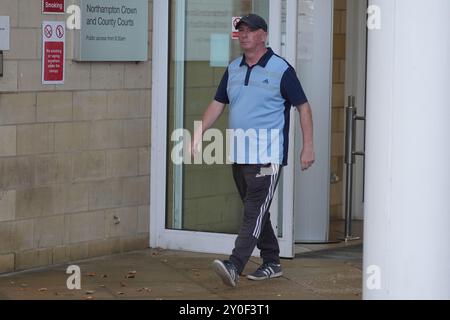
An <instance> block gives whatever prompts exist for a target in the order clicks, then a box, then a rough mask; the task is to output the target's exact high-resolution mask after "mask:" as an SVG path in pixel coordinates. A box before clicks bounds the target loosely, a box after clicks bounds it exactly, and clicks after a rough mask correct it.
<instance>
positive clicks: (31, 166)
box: [0, 0, 153, 273]
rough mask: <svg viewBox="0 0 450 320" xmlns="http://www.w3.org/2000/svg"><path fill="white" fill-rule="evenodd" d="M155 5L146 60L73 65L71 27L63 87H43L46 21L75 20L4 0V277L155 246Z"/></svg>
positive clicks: (0, 163)
mask: <svg viewBox="0 0 450 320" xmlns="http://www.w3.org/2000/svg"><path fill="white" fill-rule="evenodd" d="M66 3H68V1H66ZM152 4H153V1H152V0H149V23H148V34H149V37H148V39H149V41H148V48H149V53H148V60H147V61H146V62H139V63H136V62H124V63H122V62H120V63H119V62H113V63H106V62H76V61H74V60H73V59H72V57H73V47H72V43H73V39H74V36H75V31H73V30H68V29H67V34H66V60H65V83H64V84H63V85H43V84H42V81H41V68H42V53H41V50H42V39H41V28H42V21H44V20H58V21H65V20H66V19H67V17H68V15H43V14H42V13H41V5H42V1H37V0H2V1H1V6H0V16H9V17H10V26H11V36H10V38H11V48H10V50H9V51H5V52H4V75H3V77H1V78H0V273H6V272H14V271H19V270H25V269H31V268H35V267H42V266H47V265H52V264H62V263H69V262H71V261H75V260H80V259H85V258H91V257H97V256H102V255H109V254H114V253H120V252H125V251H131V250H137V249H144V248H147V247H148V246H149V240H148V239H149V207H150V206H149V198H150V197H149V193H150V190H149V184H150V179H149V174H150V170H149V168H150V114H151V81H152V79H151V68H152V59H151V52H152V45H151V39H152V14H153V12H152V11H153V10H152V8H153V6H152ZM118 222H120V223H118Z"/></svg>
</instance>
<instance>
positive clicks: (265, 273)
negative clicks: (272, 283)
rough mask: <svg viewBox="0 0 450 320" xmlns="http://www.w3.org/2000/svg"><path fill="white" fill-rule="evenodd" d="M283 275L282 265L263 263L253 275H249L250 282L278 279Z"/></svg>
mask: <svg viewBox="0 0 450 320" xmlns="http://www.w3.org/2000/svg"><path fill="white" fill-rule="evenodd" d="M282 275H283V270H281V265H280V264H276V263H270V262H269V263H263V264H262V265H260V266H259V268H258V269H256V271H255V272H253V273H252V274H249V275H247V278H248V279H250V280H265V279H270V278H277V277H281V276H282Z"/></svg>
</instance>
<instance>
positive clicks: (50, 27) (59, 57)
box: [42, 21, 66, 84]
mask: <svg viewBox="0 0 450 320" xmlns="http://www.w3.org/2000/svg"><path fill="white" fill-rule="evenodd" d="M65 34H66V29H65V25H64V23H63V22H59V21H44V22H43V23H42V84H64V65H65V61H64V60H65V38H66V37H65Z"/></svg>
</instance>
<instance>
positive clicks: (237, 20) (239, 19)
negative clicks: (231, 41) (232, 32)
mask: <svg viewBox="0 0 450 320" xmlns="http://www.w3.org/2000/svg"><path fill="white" fill-rule="evenodd" d="M239 21H241V18H236V19H234V20H233V26H234V28H235V29H236V26H237V24H238V23H239Z"/></svg>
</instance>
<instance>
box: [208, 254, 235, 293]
mask: <svg viewBox="0 0 450 320" xmlns="http://www.w3.org/2000/svg"><path fill="white" fill-rule="evenodd" d="M212 267H213V270H214V271H215V272H216V273H217V275H218V276H219V277H220V278H221V279H222V281H223V283H224V284H226V285H227V286H230V287H236V284H237V282H238V279H239V275H238V273H237V269H236V266H235V265H234V264H233V262H231V261H228V260H225V261H220V260H214V262H213V264H212Z"/></svg>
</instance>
